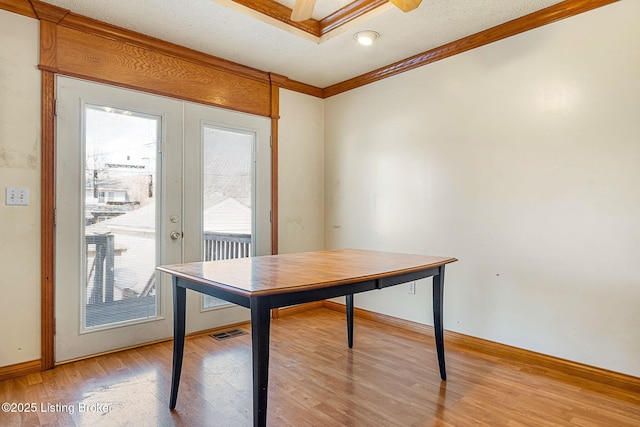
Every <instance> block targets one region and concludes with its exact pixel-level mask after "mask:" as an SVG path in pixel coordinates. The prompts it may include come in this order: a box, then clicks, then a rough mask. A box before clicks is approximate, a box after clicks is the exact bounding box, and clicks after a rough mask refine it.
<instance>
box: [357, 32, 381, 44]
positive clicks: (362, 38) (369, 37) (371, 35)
mask: <svg viewBox="0 0 640 427" xmlns="http://www.w3.org/2000/svg"><path fill="white" fill-rule="evenodd" d="M379 37H380V34H378V33H376V32H375V31H370V30H366V31H359V32H357V33H356V34H355V35H354V36H353V38H354V39H356V40H357V41H358V43H360V44H361V45H363V46H370V45H371V44H372V43H373V41H374V40H375V39H377V38H379Z"/></svg>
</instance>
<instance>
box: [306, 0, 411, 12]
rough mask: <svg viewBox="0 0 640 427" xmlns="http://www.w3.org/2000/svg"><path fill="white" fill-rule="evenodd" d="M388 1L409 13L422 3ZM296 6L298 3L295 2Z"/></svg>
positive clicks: (398, 0) (408, 0) (409, 0)
mask: <svg viewBox="0 0 640 427" xmlns="http://www.w3.org/2000/svg"><path fill="white" fill-rule="evenodd" d="M389 1H390V2H391V3H393V4H394V5H395V6H396V7H397V8H398V9H400V10H401V11H403V12H411V11H412V10H413V9H415V8H416V7H418V6H420V3H422V0H389ZM296 4H298V3H297V2H296Z"/></svg>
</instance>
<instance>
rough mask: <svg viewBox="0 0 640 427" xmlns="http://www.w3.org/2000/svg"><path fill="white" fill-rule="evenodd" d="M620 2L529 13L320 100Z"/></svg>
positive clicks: (574, 3)
mask: <svg viewBox="0 0 640 427" xmlns="http://www.w3.org/2000/svg"><path fill="white" fill-rule="evenodd" d="M617 1H619V0H565V1H563V2H560V3H557V4H555V5H553V6H550V7H547V8H545V9H541V10H539V11H537V12H533V13H530V14H528V15H525V16H523V17H520V18H517V19H514V20H512V21H509V22H505V23H504V24H500V25H497V26H495V27H492V28H489V29H487V30H484V31H480V32H479V33H476V34H472V35H470V36H468V37H464V38H461V39H459V40H456V41H454V42H451V43H447V44H445V45H442V46H440V47H437V48H435V49H431V50H428V51H426V52H422V53H419V54H417V55H414V56H412V57H409V58H407V59H403V60H402V61H398V62H395V63H393V64H390V65H387V66H385V67H382V68H378V69H377V70H374V71H370V72H368V73H365V74H362V75H360V76H358V77H354V78H352V79H349V80H345V81H343V82H341V83H337V84H335V85H332V86H328V87H326V88H324V89H323V90H322V92H323V97H324V98H329V97H331V96H334V95H338V94H340V93H342V92H346V91H349V90H351V89H355V88H357V87H360V86H364V85H367V84H369V83H373V82H376V81H378V80H382V79H385V78H387V77H391V76H395V75H397V74H400V73H404V72H405V71H409V70H413V69H414V68H418V67H422V66H424V65H427V64H430V63H432V62H436V61H440V60H441V59H445V58H448V57H450V56H453V55H457V54H459V53H463V52H466V51H468V50H472V49H475V48H478V47H481V46H484V45H487V44H490V43H493V42H495V41H498V40H502V39H505V38H508V37H511V36H515V35H517V34H520V33H524V32H526V31H529V30H533V29H535V28H538V27H542V26H544V25H547V24H551V23H553V22H556V21H559V20H562V19H566V18H570V17H572V16H575V15H578V14H580V13H583V12H587V11H590V10H592V9H596V8H599V7H602V6H606V5H608V4H611V3H615V2H617Z"/></svg>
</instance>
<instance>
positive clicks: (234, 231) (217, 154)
mask: <svg viewBox="0 0 640 427" xmlns="http://www.w3.org/2000/svg"><path fill="white" fill-rule="evenodd" d="M254 140H255V135H254V134H253V133H247V132H241V131H236V130H229V129H222V128H216V127H213V126H209V125H205V126H204V127H203V145H204V146H203V159H202V161H203V164H202V166H203V167H202V171H203V176H202V179H203V185H202V188H203V194H202V201H203V203H202V206H203V215H202V218H203V221H202V222H203V224H202V230H203V240H204V245H203V260H204V261H215V260H222V259H230V258H242V257H249V256H252V255H253V252H252V250H253V249H252V247H253V245H252V228H253V226H252V224H253V215H252V210H251V206H252V200H253V144H254ZM225 304H227V303H226V302H225V301H222V300H219V299H217V298H213V297H210V296H208V295H205V296H204V298H203V305H204V308H212V307H217V306H220V305H225Z"/></svg>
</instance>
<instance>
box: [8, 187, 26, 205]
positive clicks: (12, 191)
mask: <svg viewBox="0 0 640 427" xmlns="http://www.w3.org/2000/svg"><path fill="white" fill-rule="evenodd" d="M4 204H5V205H7V206H29V189H28V188H18V187H7V189H6V193H5V198H4Z"/></svg>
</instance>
